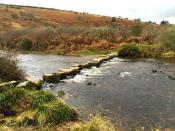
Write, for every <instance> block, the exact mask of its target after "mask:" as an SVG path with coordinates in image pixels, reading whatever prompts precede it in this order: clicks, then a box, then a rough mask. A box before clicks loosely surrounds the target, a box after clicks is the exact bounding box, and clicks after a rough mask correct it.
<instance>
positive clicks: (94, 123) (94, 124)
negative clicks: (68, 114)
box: [71, 115, 115, 131]
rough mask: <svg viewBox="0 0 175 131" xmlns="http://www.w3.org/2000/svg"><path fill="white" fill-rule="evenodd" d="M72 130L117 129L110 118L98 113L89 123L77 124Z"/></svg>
mask: <svg viewBox="0 0 175 131" xmlns="http://www.w3.org/2000/svg"><path fill="white" fill-rule="evenodd" d="M71 131H115V129H114V127H113V125H112V124H111V123H110V122H109V121H108V120H105V119H102V118H101V117H100V116H98V115H96V116H94V117H93V118H92V119H91V120H90V122H88V123H85V124H84V123H80V124H75V125H74V126H73V127H72V128H71Z"/></svg>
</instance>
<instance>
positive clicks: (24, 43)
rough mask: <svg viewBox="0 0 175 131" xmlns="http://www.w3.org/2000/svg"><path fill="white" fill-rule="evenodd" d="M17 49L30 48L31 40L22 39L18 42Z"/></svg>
mask: <svg viewBox="0 0 175 131" xmlns="http://www.w3.org/2000/svg"><path fill="white" fill-rule="evenodd" d="M18 47H19V49H22V50H30V49H31V48H32V41H31V40H28V39H23V40H21V41H20V42H19V43H18Z"/></svg>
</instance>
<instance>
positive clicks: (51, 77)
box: [43, 73, 60, 83]
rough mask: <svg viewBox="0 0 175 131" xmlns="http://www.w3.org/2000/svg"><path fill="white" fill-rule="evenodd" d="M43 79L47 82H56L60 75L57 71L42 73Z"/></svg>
mask: <svg viewBox="0 0 175 131" xmlns="http://www.w3.org/2000/svg"><path fill="white" fill-rule="evenodd" d="M43 81H46V82H48V83H56V82H59V81H60V76H59V75H58V74H57V73H51V74H44V75H43Z"/></svg>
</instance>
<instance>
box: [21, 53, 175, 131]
mask: <svg viewBox="0 0 175 131" xmlns="http://www.w3.org/2000/svg"><path fill="white" fill-rule="evenodd" d="M21 57H22V59H23V58H25V59H23V60H21V61H20V64H19V65H20V66H21V67H23V68H24V69H25V70H26V71H27V72H28V74H34V75H35V76H41V74H42V73H43V72H44V73H46V72H50V71H54V70H55V69H57V68H59V67H66V66H69V65H71V64H73V63H79V62H80V63H81V62H85V61H87V60H89V59H92V58H74V57H73V58H72V57H70V58H67V57H66V58H65V57H61V58H59V57H57V56H54V57H52V56H49V57H48V56H37V55H36V56H35V55H31V57H32V58H31V57H27V56H20V57H19V58H21ZM26 57H27V58H26ZM43 58H44V59H43ZM45 58H47V59H45ZM45 64H46V65H45ZM36 69H37V70H36ZM155 70H156V71H155ZM171 74H175V59H171V60H155V59H141V60H123V59H119V58H114V59H113V60H111V61H109V62H107V63H104V64H103V65H102V66H101V67H100V68H92V69H85V70H82V71H81V73H80V74H78V75H76V76H75V77H73V78H69V79H66V80H64V81H62V82H61V83H58V84H52V86H50V88H45V89H46V90H49V91H50V92H52V93H54V94H55V95H57V92H58V91H64V92H65V94H66V95H65V96H64V97H63V98H62V99H63V100H64V101H65V102H66V103H68V104H70V105H72V106H73V107H75V108H76V109H77V110H78V111H79V112H80V115H81V118H82V119H87V118H88V117H89V114H94V113H101V115H104V116H107V117H108V118H110V119H111V121H112V122H113V123H114V124H115V125H116V127H117V126H120V127H123V128H124V129H127V130H129V129H130V128H129V127H142V126H144V129H145V130H149V129H150V128H154V127H162V128H163V129H164V128H172V129H175V81H173V80H170V79H169V78H168V76H169V75H171ZM87 83H88V84H87ZM89 83H90V84H89Z"/></svg>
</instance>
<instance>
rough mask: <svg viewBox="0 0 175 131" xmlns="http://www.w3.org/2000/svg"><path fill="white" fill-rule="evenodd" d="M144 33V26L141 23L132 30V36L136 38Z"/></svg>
mask: <svg viewBox="0 0 175 131" xmlns="http://www.w3.org/2000/svg"><path fill="white" fill-rule="evenodd" d="M141 33H142V26H141V24H140V23H137V24H136V25H135V26H134V27H133V28H132V34H133V35H134V36H139V35H140V34H141Z"/></svg>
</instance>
